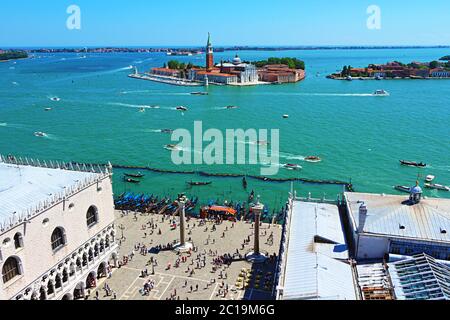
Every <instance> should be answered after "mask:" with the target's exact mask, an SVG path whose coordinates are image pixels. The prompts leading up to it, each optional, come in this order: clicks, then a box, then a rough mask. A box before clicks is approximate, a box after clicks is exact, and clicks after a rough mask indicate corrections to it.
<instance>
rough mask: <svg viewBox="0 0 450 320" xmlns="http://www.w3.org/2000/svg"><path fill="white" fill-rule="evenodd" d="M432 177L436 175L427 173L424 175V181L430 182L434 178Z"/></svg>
mask: <svg viewBox="0 0 450 320" xmlns="http://www.w3.org/2000/svg"><path fill="white" fill-rule="evenodd" d="M434 178H436V177H435V176H433V175H432V174H429V175H427V176H426V177H425V182H431V181H433V180H434Z"/></svg>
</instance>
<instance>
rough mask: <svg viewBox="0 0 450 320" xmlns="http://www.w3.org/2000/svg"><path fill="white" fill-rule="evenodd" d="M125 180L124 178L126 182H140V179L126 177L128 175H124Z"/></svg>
mask: <svg viewBox="0 0 450 320" xmlns="http://www.w3.org/2000/svg"><path fill="white" fill-rule="evenodd" d="M123 180H124V181H125V182H129V183H140V181H139V180H135V179H131V178H126V177H123Z"/></svg>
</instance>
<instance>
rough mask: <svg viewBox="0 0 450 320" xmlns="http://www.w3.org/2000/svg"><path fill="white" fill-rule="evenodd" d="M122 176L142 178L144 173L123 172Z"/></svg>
mask: <svg viewBox="0 0 450 320" xmlns="http://www.w3.org/2000/svg"><path fill="white" fill-rule="evenodd" d="M124 176H126V177H132V178H143V177H144V175H143V174H142V173H140V172H138V173H124Z"/></svg>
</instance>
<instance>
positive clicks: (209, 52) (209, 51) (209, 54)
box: [206, 32, 214, 71]
mask: <svg viewBox="0 0 450 320" xmlns="http://www.w3.org/2000/svg"><path fill="white" fill-rule="evenodd" d="M213 67H214V57H213V48H212V45H211V36H210V34H209V32H208V43H207V44H206V70H208V71H211V69H212V68H213Z"/></svg>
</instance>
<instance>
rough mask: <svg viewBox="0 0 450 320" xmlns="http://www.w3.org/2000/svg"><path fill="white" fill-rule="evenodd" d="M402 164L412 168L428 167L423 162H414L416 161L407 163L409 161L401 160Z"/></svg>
mask: <svg viewBox="0 0 450 320" xmlns="http://www.w3.org/2000/svg"><path fill="white" fill-rule="evenodd" d="M400 163H401V164H402V165H404V166H410V167H419V168H425V167H426V166H427V165H426V163H423V162H419V163H417V162H414V161H407V160H400Z"/></svg>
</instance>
